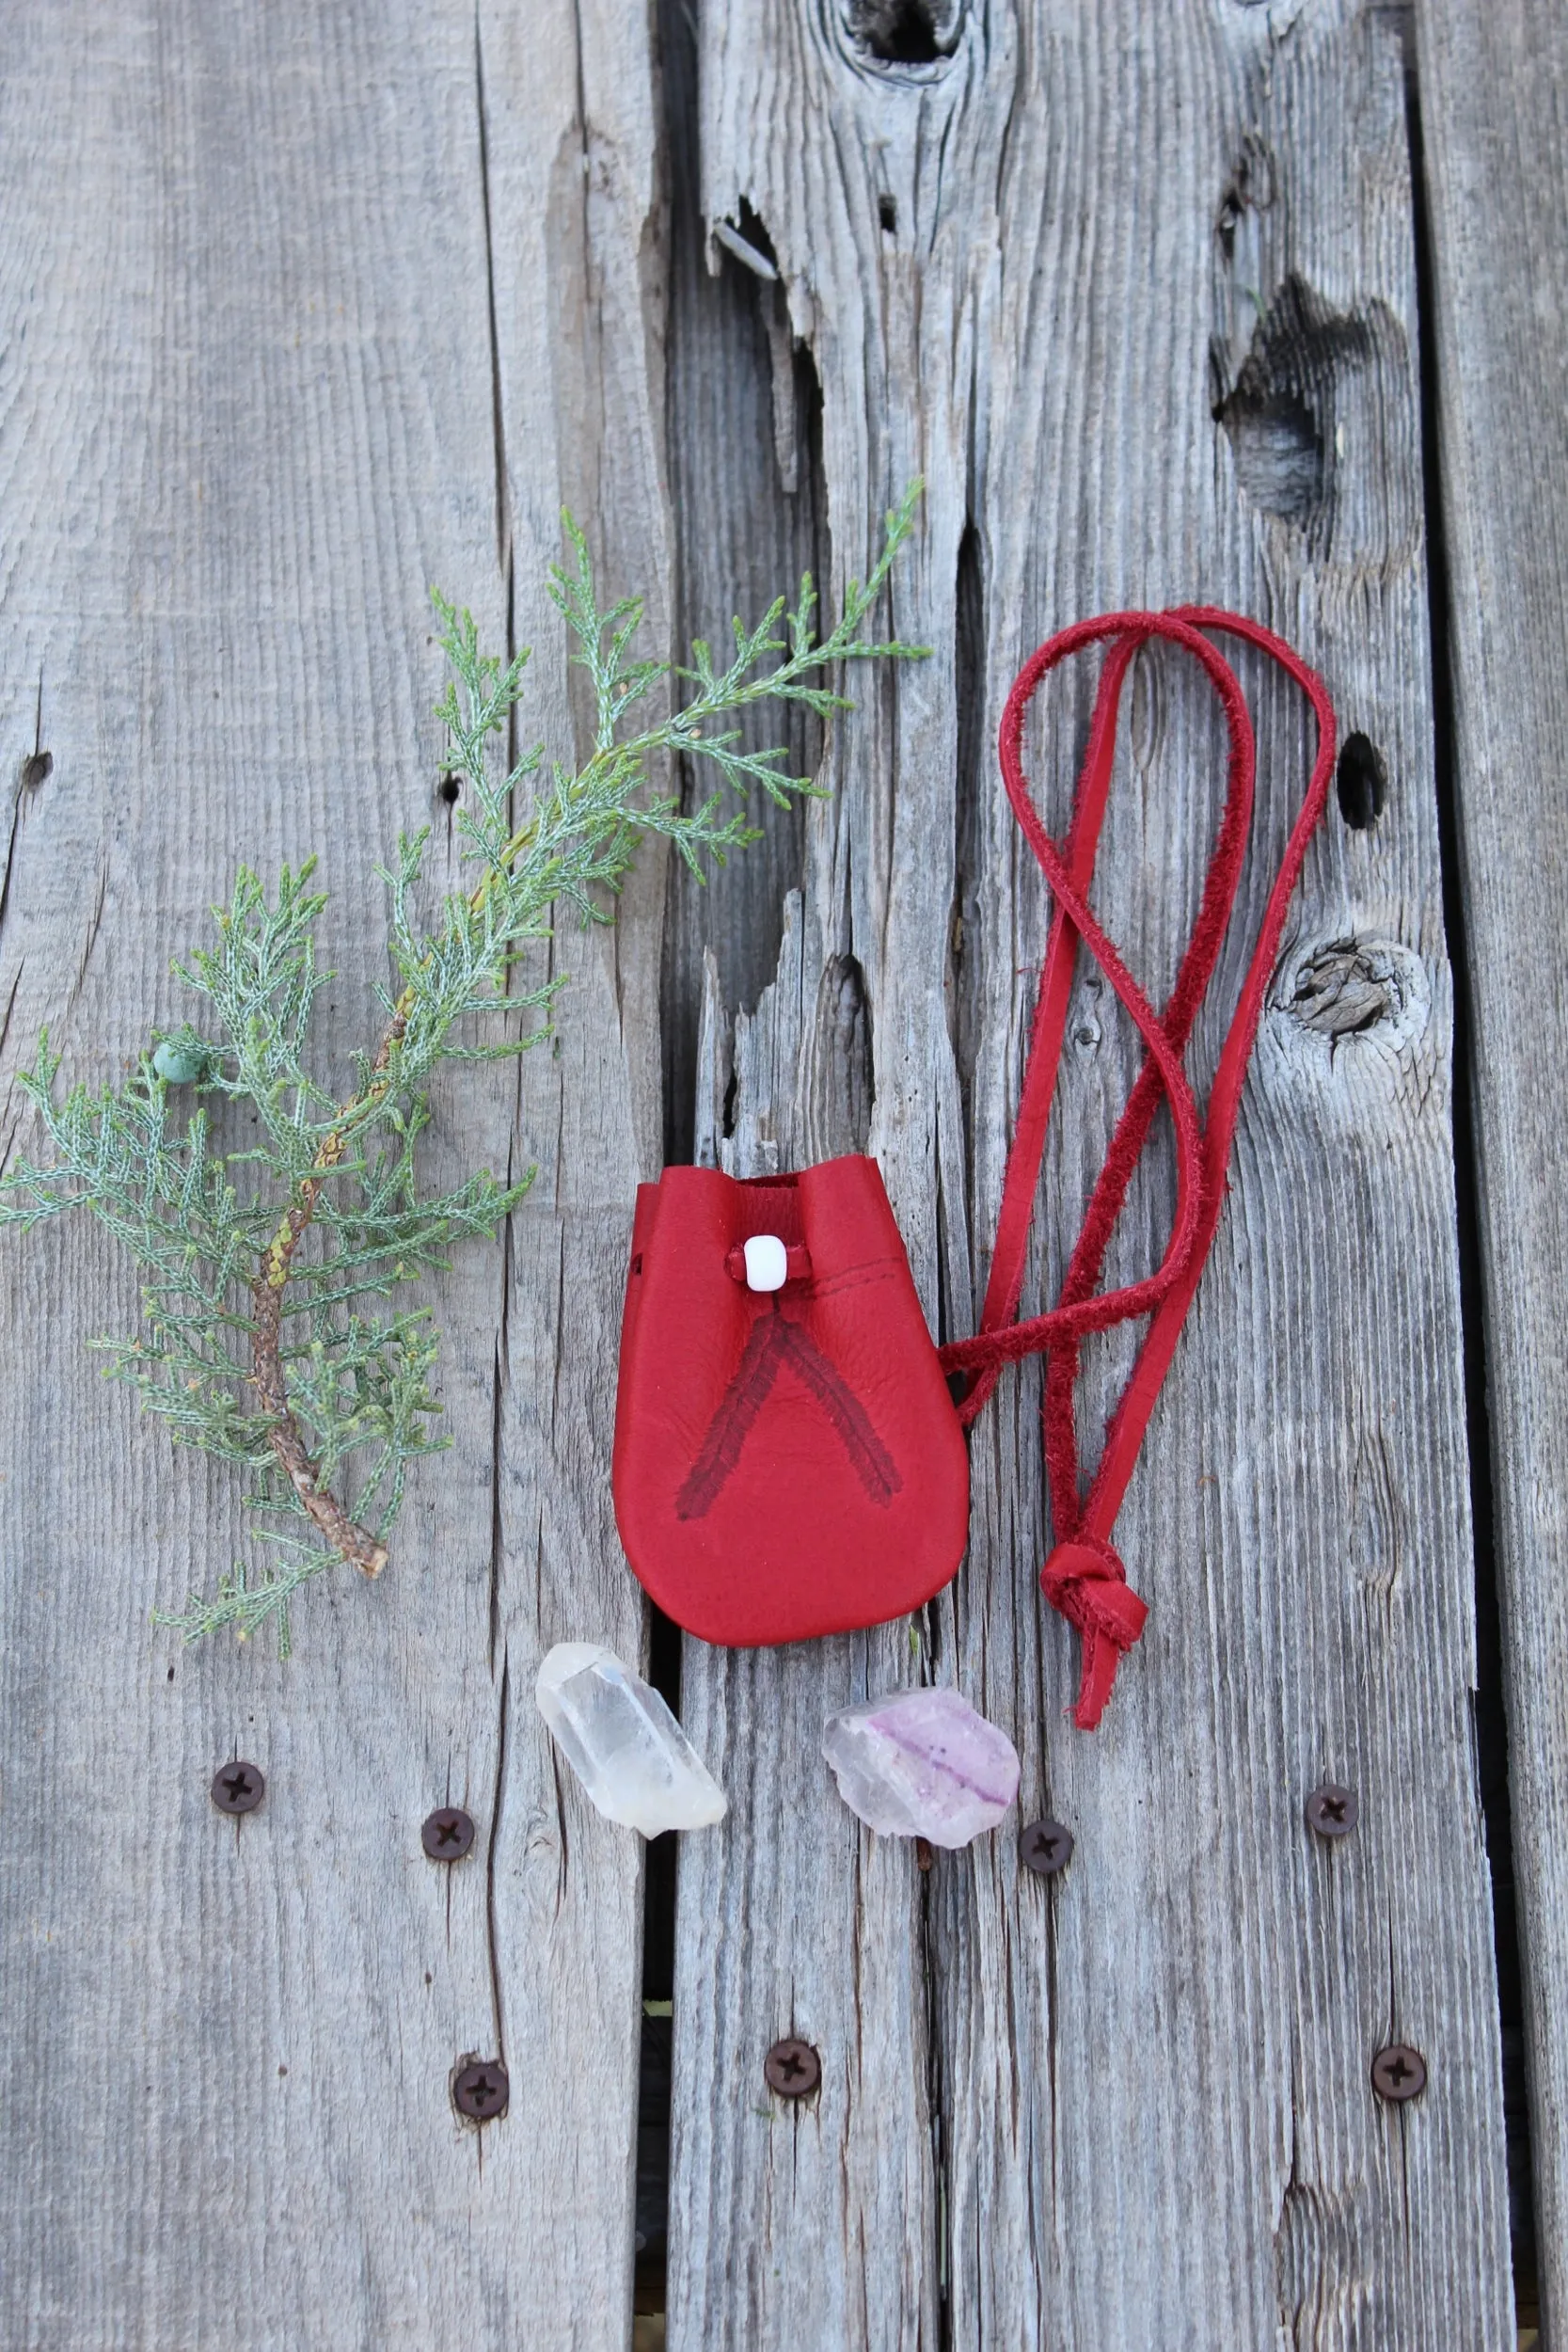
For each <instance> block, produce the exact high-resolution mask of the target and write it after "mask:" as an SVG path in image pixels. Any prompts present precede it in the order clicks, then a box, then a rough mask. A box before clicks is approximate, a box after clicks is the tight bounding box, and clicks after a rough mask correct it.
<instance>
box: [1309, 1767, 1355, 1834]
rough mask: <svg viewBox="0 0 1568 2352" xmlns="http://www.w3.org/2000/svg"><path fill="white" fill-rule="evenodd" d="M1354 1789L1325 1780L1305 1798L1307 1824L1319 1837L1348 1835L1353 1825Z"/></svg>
mask: <svg viewBox="0 0 1568 2352" xmlns="http://www.w3.org/2000/svg"><path fill="white" fill-rule="evenodd" d="M1356 1811H1357V1807H1356V1803H1355V1791H1354V1788H1340V1787H1339V1786H1338V1782H1336V1781H1332V1780H1325V1781H1324V1783H1323V1787H1322V1788H1314V1789H1313V1791H1312V1794H1311V1795H1310V1796H1309V1797H1308V1798H1307V1827H1308V1829H1315V1830H1316V1831H1317V1833H1318V1836H1320V1837H1348V1836H1350V1834H1351V1832H1352V1830H1353V1829H1354V1827H1355V1817H1356Z"/></svg>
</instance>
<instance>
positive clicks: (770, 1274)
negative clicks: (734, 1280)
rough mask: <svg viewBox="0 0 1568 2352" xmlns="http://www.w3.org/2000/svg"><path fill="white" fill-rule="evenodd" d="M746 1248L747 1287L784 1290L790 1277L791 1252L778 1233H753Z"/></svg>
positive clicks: (754, 1289) (752, 1289)
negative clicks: (785, 1246)
mask: <svg viewBox="0 0 1568 2352" xmlns="http://www.w3.org/2000/svg"><path fill="white" fill-rule="evenodd" d="M745 1249H746V1288H747V1289H748V1290H749V1291H782V1290H783V1288H784V1283H785V1282H786V1281H787V1279H788V1278H789V1252H788V1251H787V1250H786V1249H785V1248H784V1244H783V1242H782V1241H781V1240H780V1239H779V1237H778V1235H777V1233H753V1234H752V1238H751V1240H750V1241H749V1242H747V1243H746V1245H745Z"/></svg>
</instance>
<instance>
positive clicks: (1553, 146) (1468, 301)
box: [1417, 0, 1568, 2344]
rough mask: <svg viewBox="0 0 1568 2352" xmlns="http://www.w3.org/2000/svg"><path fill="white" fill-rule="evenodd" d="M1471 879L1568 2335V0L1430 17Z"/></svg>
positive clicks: (1559, 2260) (1436, 243) (1526, 1803)
mask: <svg viewBox="0 0 1568 2352" xmlns="http://www.w3.org/2000/svg"><path fill="white" fill-rule="evenodd" d="M1417 24H1418V63H1419V87H1420V97H1421V111H1422V118H1423V134H1424V137H1423V144H1424V151H1425V160H1426V183H1427V191H1428V200H1429V205H1430V218H1431V228H1432V246H1433V290H1434V296H1435V300H1434V306H1433V309H1434V316H1433V325H1434V332H1435V348H1436V391H1437V406H1438V419H1439V430H1438V450H1439V461H1440V469H1441V478H1442V485H1443V520H1444V523H1445V527H1446V553H1447V561H1448V599H1447V602H1448V612H1447V618H1448V622H1449V638H1448V654H1449V660H1450V663H1451V685H1452V697H1453V722H1454V724H1453V762H1454V786H1455V798H1456V804H1457V836H1458V850H1459V878H1460V884H1461V888H1462V890H1463V894H1464V907H1465V941H1466V946H1467V951H1468V952H1467V963H1468V971H1469V1007H1470V1016H1471V1028H1472V1036H1473V1046H1474V1052H1473V1057H1472V1058H1473V1070H1474V1079H1473V1087H1472V1105H1473V1112H1474V1120H1475V1130H1476V1148H1477V1163H1476V1200H1477V1209H1478V1218H1479V1225H1480V1232H1481V1257H1482V1279H1483V1290H1484V1317H1485V1335H1486V1377H1487V1396H1488V1403H1489V1406H1490V1413H1491V1428H1492V1445H1493V1450H1494V1470H1495V1486H1496V1494H1495V1503H1496V1518H1495V1526H1494V1534H1495V1539H1496V1546H1497V1572H1498V1581H1499V1585H1500V1594H1501V1604H1502V1614H1503V1626H1504V1684H1505V1691H1506V1696H1507V1707H1508V1724H1509V1756H1508V1766H1509V1786H1510V1791H1511V1797H1512V1804H1513V1854H1514V1870H1515V1880H1516V1885H1517V1890H1518V1902H1519V1913H1520V1939H1521V1946H1522V1958H1523V1978H1524V2007H1525V2030H1526V2047H1527V2058H1528V2074H1529V2083H1530V2123H1531V2136H1532V2142H1533V2156H1534V2171H1535V2189H1536V2250H1537V2258H1538V2261H1539V2265H1540V2286H1541V2296H1542V2317H1543V2323H1544V2340H1545V2341H1548V2342H1550V2343H1552V2344H1561V2343H1562V2342H1564V2341H1568V2128H1565V2123H1564V2118H1565V2117H1568V2006H1565V1988H1568V1731H1565V1727H1564V1723H1563V1717H1562V1709H1561V1704H1560V1691H1561V1688H1562V1682H1563V1677H1564V1673H1565V1671H1568V1608H1565V1605H1564V1598H1563V1591H1562V1578H1561V1571H1560V1563H1561V1561H1562V1558H1563V1553H1564V1541H1565V1515H1568V1487H1565V1485H1564V1478H1563V1470H1562V1465H1563V1462H1564V1459H1565V1457H1568V1360H1565V1359H1564V1353H1563V1343H1562V1336H1561V1329H1560V1313H1559V1311H1558V1306H1557V1301H1558V1299H1559V1297H1560V1293H1561V1289H1562V1278H1563V1269H1564V1266H1565V1265H1568V1210H1565V1207H1564V1201H1563V1198H1562V1187H1561V1185H1560V1184H1559V1183H1558V1182H1556V1181H1555V1173H1554V1171H1555V1170H1556V1168H1557V1165H1558V1162H1559V1159H1560V1145H1559V1140H1558V1137H1559V1130H1560V1124H1561V1119H1562V1105H1563V1087H1562V1077H1561V1073H1562V1068H1563V1059H1562V1057H1563V1049H1564V1045H1565V1043H1568V1036H1565V1016H1564V1010H1563V1004H1562V994H1561V990H1560V987H1559V986H1558V985H1557V984H1556V983H1555V980H1554V977H1553V966H1554V964H1555V961H1557V959H1558V956H1559V954H1560V941H1561V939H1562V936H1563V933H1564V929H1565V927H1568V832H1565V830H1564V821H1563V794H1562V779H1563V744H1564V741H1565V740H1568V680H1565V678H1564V672H1563V660H1562V647H1563V642H1564V636H1565V634H1568V552H1565V531H1568V487H1565V485H1568V415H1565V412H1564V407H1563V402H1562V399H1561V387H1562V384H1563V380H1564V374H1565V372H1568V139H1565V136H1564V126H1563V119H1562V90H1563V87H1564V79H1565V75H1568V25H1565V24H1564V22H1563V18H1562V13H1561V11H1560V9H1556V8H1538V7H1529V6H1526V5H1521V0H1511V5H1508V6H1505V7H1502V8H1485V9H1469V8H1456V7H1454V6H1452V5H1450V0H1435V4H1434V5H1432V6H1428V7H1423V8H1420V9H1419V10H1418V15H1417Z"/></svg>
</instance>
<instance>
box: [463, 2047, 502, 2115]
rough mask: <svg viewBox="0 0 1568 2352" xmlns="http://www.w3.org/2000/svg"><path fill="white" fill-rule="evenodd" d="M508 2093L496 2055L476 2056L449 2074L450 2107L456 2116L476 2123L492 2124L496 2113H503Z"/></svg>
mask: <svg viewBox="0 0 1568 2352" xmlns="http://www.w3.org/2000/svg"><path fill="white" fill-rule="evenodd" d="M511 2095H512V2086H511V2084H510V2083H509V2082H508V2080H507V2078H506V2069H505V2067H504V2066H503V2065H502V2064H501V2062H500V2060H499V2058H480V2059H476V2060H475V2061H474V2063H473V2064H472V2065H470V2066H460V2067H459V2068H458V2070H457V2072H456V2074H454V2075H453V2076H452V2080H451V2103H452V2106H454V2107H455V2108H456V2109H457V2112H458V2114H459V2115H467V2116H469V2117H471V2119H472V2120H473V2122H476V2123H493V2122H495V2120H496V2118H497V2116H498V2115H504V2114H505V2113H506V2103H507V2101H508V2099H509V2098H510V2097H511Z"/></svg>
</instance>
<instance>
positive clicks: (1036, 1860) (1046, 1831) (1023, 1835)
mask: <svg viewBox="0 0 1568 2352" xmlns="http://www.w3.org/2000/svg"><path fill="white" fill-rule="evenodd" d="M1018 1851H1019V1856H1020V1859H1021V1860H1022V1861H1023V1862H1026V1863H1027V1864H1028V1866H1029V1867H1030V1869H1031V1870H1033V1871H1035V1872H1036V1874H1037V1876H1038V1877H1040V1878H1042V1879H1051V1878H1054V1877H1055V1875H1056V1873H1057V1871H1058V1870H1065V1869H1066V1868H1067V1866H1068V1864H1069V1862H1070V1861H1071V1860H1072V1832H1071V1830H1069V1829H1064V1828H1063V1826H1062V1824H1061V1822H1060V1821H1053V1820H1052V1819H1051V1817H1050V1815H1049V1814H1047V1815H1046V1816H1045V1818H1044V1819H1043V1820H1038V1821H1031V1822H1030V1824H1029V1826H1028V1828H1027V1829H1024V1830H1021V1831H1020V1832H1019V1839H1018Z"/></svg>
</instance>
